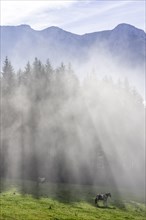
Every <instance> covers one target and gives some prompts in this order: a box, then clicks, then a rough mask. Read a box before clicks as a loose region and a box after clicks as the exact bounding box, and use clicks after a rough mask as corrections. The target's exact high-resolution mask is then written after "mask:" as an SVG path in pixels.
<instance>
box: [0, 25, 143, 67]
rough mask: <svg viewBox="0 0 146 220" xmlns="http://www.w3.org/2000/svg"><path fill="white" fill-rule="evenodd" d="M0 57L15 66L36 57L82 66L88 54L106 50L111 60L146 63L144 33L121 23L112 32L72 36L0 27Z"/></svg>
mask: <svg viewBox="0 0 146 220" xmlns="http://www.w3.org/2000/svg"><path fill="white" fill-rule="evenodd" d="M0 31H1V43H0V44H1V45H0V46H1V58H2V60H3V59H4V58H5V56H8V57H9V58H10V60H12V62H14V63H17V64H18V63H20V65H21V64H25V63H26V62H27V61H28V60H32V59H34V57H38V58H40V59H41V60H46V59H47V58H50V60H51V61H52V62H53V63H54V64H55V63H57V64H58V63H60V62H61V61H64V62H72V61H73V62H77V63H80V64H81V63H82V62H85V61H87V60H89V59H90V56H91V53H92V52H93V53H94V56H96V52H97V53H98V52H99V51H103V50H104V51H106V52H107V53H109V54H111V55H112V56H113V58H114V59H117V58H118V59H117V60H119V61H125V62H126V63H127V64H132V65H133V64H135V65H142V64H143V63H144V61H145V41H146V34H145V32H144V31H142V30H140V29H137V28H135V27H134V26H131V25H128V24H120V25H118V26H117V27H116V28H114V29H113V30H108V31H101V32H95V33H89V34H84V35H77V34H72V33H70V32H67V31H64V30H62V29H60V28H58V27H49V28H47V29H44V30H41V31H36V30H33V29H32V28H31V27H30V26H29V25H20V26H0Z"/></svg>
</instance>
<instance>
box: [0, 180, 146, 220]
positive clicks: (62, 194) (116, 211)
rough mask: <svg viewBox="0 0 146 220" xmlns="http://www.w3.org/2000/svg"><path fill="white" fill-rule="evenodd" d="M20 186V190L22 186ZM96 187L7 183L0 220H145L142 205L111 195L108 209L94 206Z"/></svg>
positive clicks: (0, 196) (1, 196)
mask: <svg viewBox="0 0 146 220" xmlns="http://www.w3.org/2000/svg"><path fill="white" fill-rule="evenodd" d="M22 186H23V187H22ZM101 191H105V189H103V188H102V189H101V188H99V187H96V186H95V187H91V186H86V185H84V186H79V185H69V184H51V183H44V184H40V185H39V186H37V185H36V184H35V183H34V182H31V181H27V182H24V183H23V184H22V182H21V181H17V182H16V181H6V182H5V183H3V184H2V185H1V193H0V219H1V220H41V219H43V220H65V219H66V220H81V219H82V220H124V219H125V220H128V219H129V220H145V219H146V209H145V204H144V203H142V202H140V200H136V199H135V200H133V198H132V197H131V198H130V196H129V198H126V197H125V198H124V197H123V198H119V197H118V196H117V195H116V193H115V194H114V192H112V195H113V196H112V199H109V207H108V208H104V207H103V206H102V203H101V204H100V207H99V208H97V207H96V206H95V205H94V197H95V195H96V192H101Z"/></svg>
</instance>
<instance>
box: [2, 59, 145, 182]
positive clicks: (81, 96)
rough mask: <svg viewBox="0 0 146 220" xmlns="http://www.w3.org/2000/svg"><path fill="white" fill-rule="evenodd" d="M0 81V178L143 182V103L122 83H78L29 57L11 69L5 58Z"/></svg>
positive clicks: (69, 73)
mask: <svg viewBox="0 0 146 220" xmlns="http://www.w3.org/2000/svg"><path fill="white" fill-rule="evenodd" d="M96 71H97V72H98V70H96ZM0 80H1V118H0V125H1V126H0V129H1V156H0V157H1V158H0V159H1V160H0V163H1V164H0V176H1V177H17V178H21V179H33V180H37V179H38V177H46V179H47V180H48V181H55V182H78V183H98V184H102V185H103V184H104V185H106V184H113V182H115V181H116V182H117V183H120V184H128V185H130V184H135V185H138V186H140V185H142V184H143V173H144V106H143V103H142V98H141V96H140V95H139V94H138V92H137V91H136V89H133V88H131V87H130V85H129V83H128V80H124V81H120V80H119V81H118V82H116V83H115V82H114V81H113V80H112V78H110V77H105V78H104V79H102V80H101V79H100V80H99V79H98V78H97V77H96V74H95V73H91V74H90V75H89V76H88V77H86V78H85V79H84V80H83V81H82V82H80V81H79V79H78V78H77V76H76V74H75V73H74V71H73V69H72V67H71V65H70V64H69V65H67V66H66V65H64V64H63V63H62V64H61V65H60V66H59V67H58V68H53V67H52V65H51V63H50V61H49V60H47V61H46V63H45V64H43V63H42V62H41V61H40V60H39V59H37V58H35V60H34V62H33V63H32V64H30V63H29V62H28V63H27V65H26V66H25V68H24V70H19V71H17V72H15V71H14V68H13V66H12V64H11V62H10V61H9V60H8V58H6V59H5V61H4V65H3V69H2V73H1V78H0ZM119 174H120V175H119Z"/></svg>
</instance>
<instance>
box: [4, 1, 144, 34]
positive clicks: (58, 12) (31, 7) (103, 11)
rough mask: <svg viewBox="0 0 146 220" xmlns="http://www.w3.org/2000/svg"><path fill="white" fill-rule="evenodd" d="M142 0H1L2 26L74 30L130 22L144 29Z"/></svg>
mask: <svg viewBox="0 0 146 220" xmlns="http://www.w3.org/2000/svg"><path fill="white" fill-rule="evenodd" d="M145 14H146V12H145V0H133V1H129V0H122V1H121V0H113V1H110V0H90V1H89V0H64V1H63V0H57V1H55V0H54V1H51V0H46V1H36V0H35V1H30V0H26V1H22V0H19V1H18V0H17V1H13V0H9V1H7V0H1V25H19V24H29V25H30V26H31V27H32V28H34V29H37V30H41V29H44V28H47V27H49V26H58V27H60V28H63V29H65V30H68V31H70V32H73V33H78V34H83V33H88V32H94V31H100V30H105V29H112V28H114V27H115V26H116V25H118V24H119V23H129V24H132V25H134V26H136V27H138V28H140V29H143V30H145Z"/></svg>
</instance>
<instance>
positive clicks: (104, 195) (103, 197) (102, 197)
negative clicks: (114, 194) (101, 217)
mask: <svg viewBox="0 0 146 220" xmlns="http://www.w3.org/2000/svg"><path fill="white" fill-rule="evenodd" d="M108 197H111V194H110V193H105V194H98V195H97V196H96V198H95V204H97V206H98V201H99V200H102V201H103V204H104V206H106V207H107V199H108Z"/></svg>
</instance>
